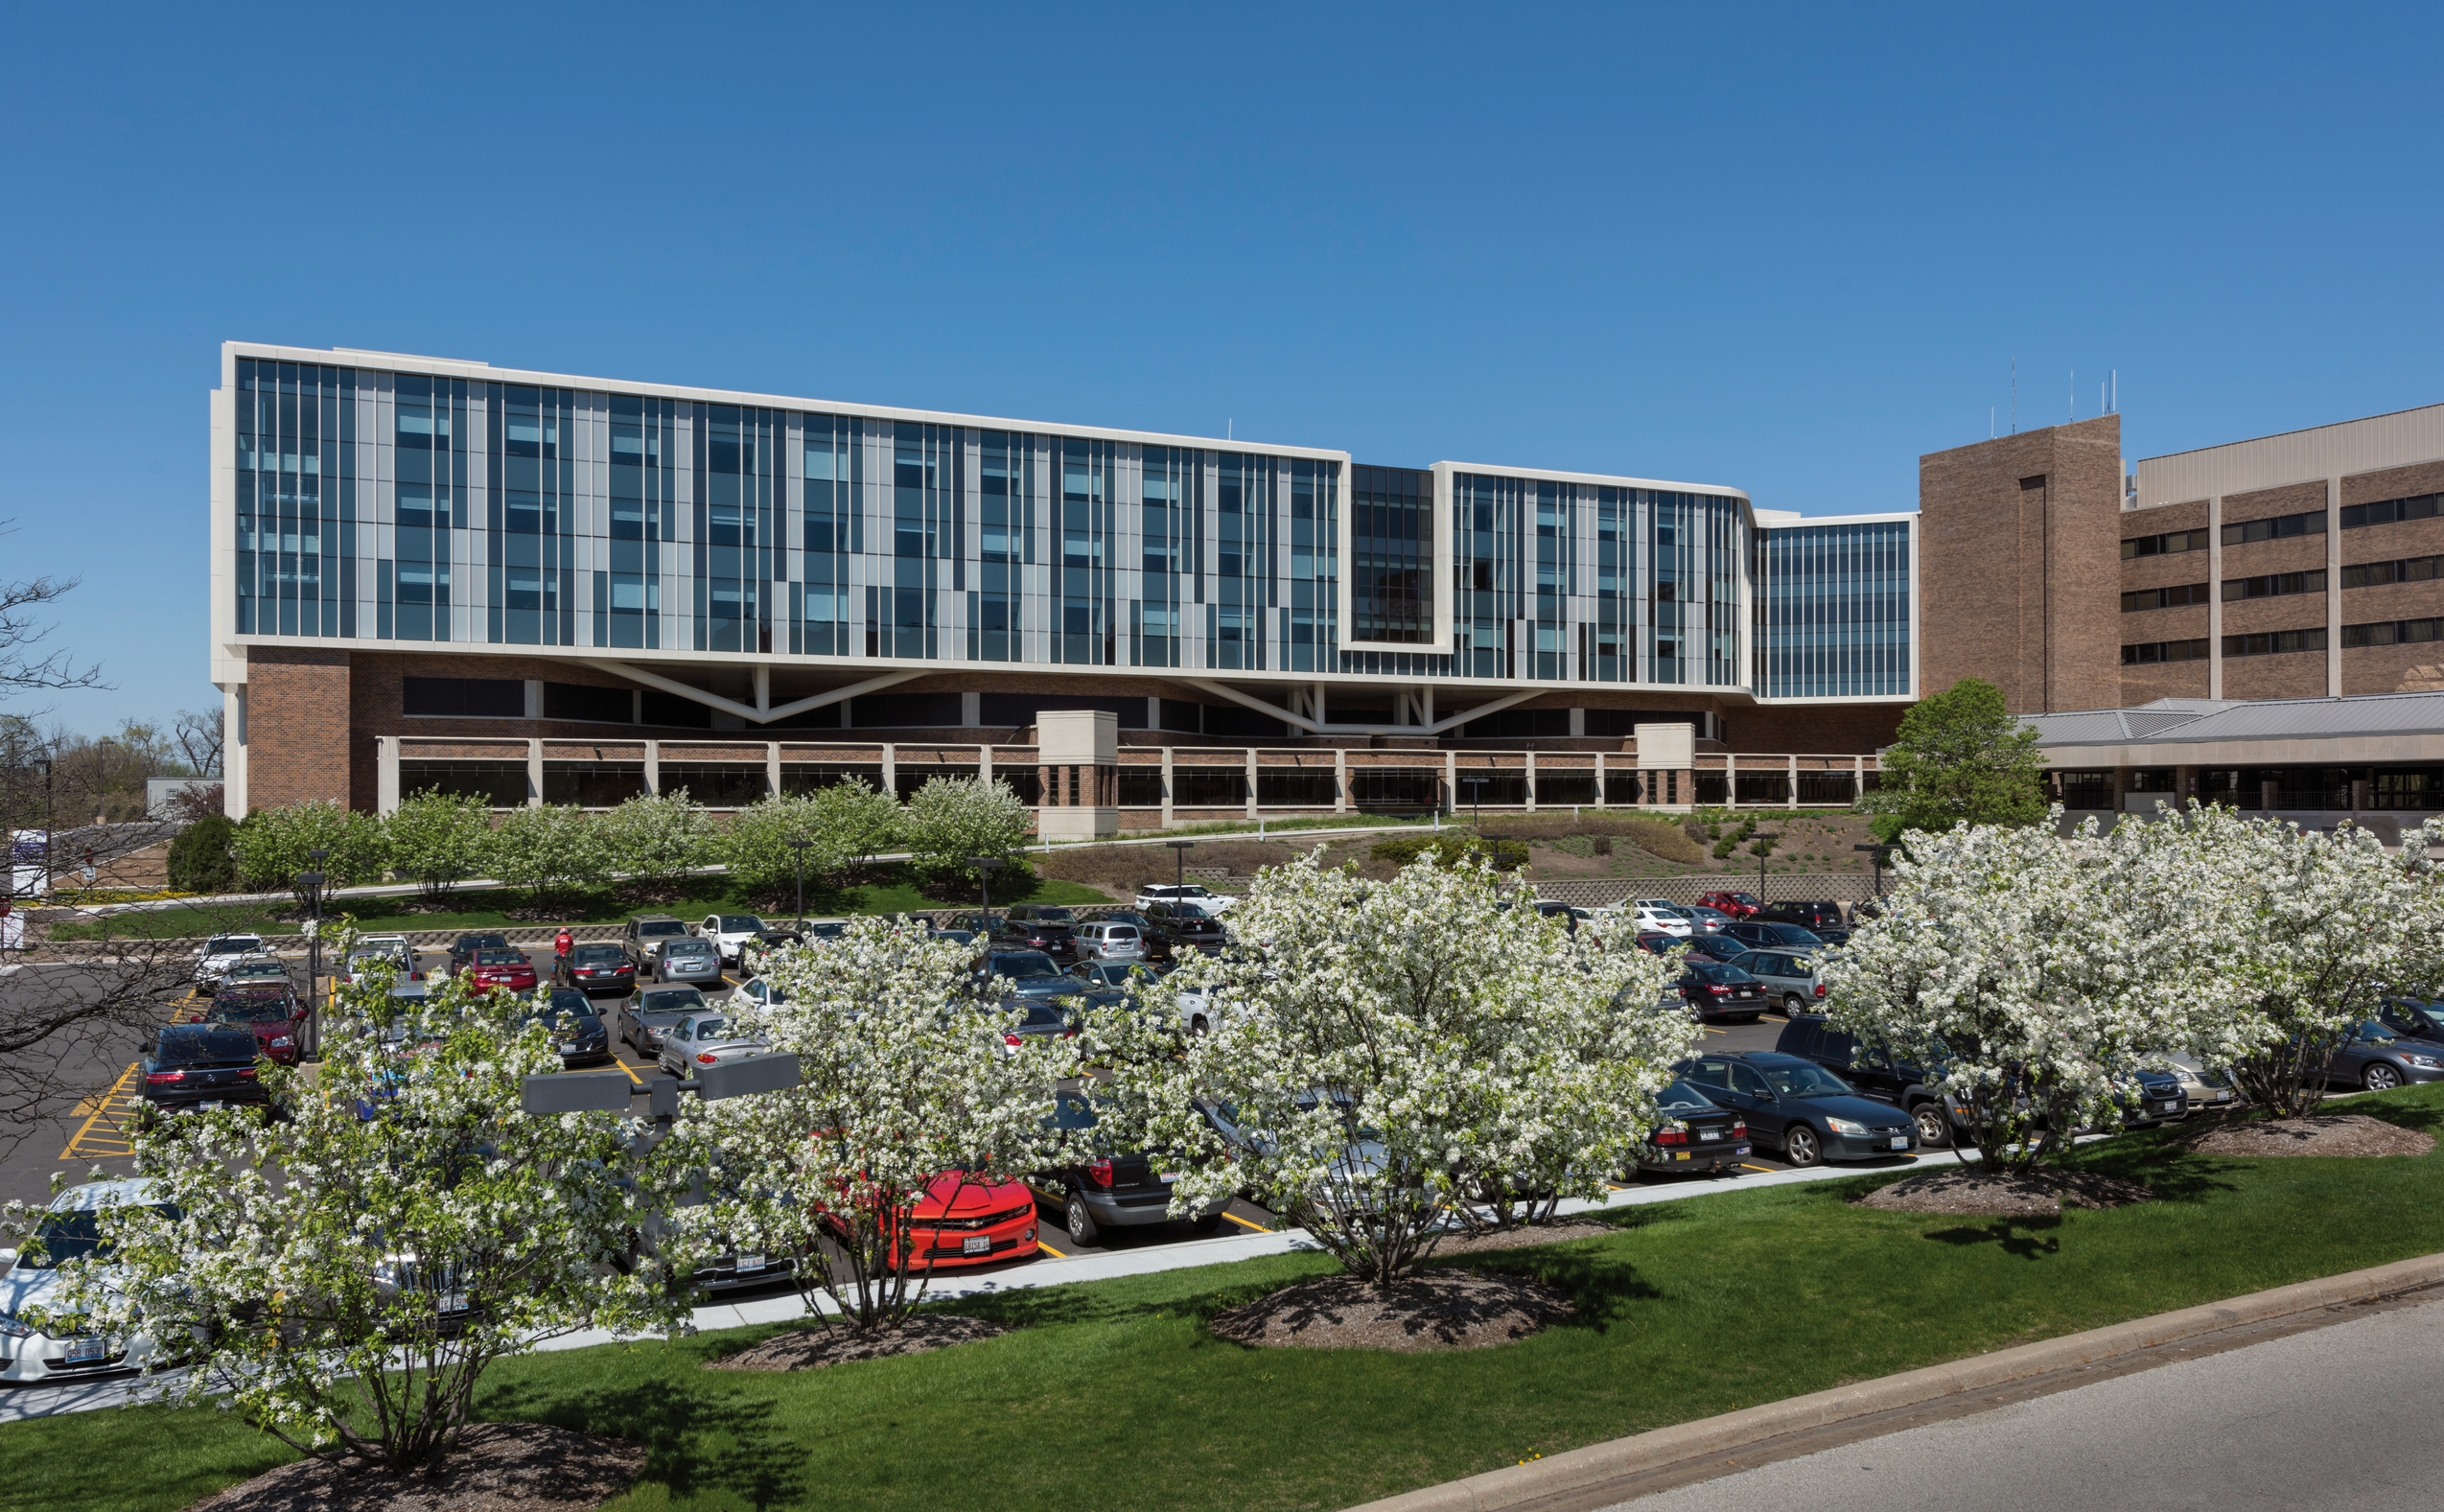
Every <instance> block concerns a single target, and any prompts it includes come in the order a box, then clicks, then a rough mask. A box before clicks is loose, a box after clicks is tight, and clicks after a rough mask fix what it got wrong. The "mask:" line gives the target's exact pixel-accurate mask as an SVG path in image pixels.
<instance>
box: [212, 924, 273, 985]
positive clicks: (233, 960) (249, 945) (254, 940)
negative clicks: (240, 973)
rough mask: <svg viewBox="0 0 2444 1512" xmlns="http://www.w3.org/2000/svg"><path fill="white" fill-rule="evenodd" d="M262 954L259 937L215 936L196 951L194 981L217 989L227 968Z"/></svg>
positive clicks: (227, 970) (261, 944)
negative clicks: (249, 957)
mask: <svg viewBox="0 0 2444 1512" xmlns="http://www.w3.org/2000/svg"><path fill="white" fill-rule="evenodd" d="M261 954H263V937H262V936H261V935H215V936H213V937H212V938H211V939H210V940H207V941H205V942H203V943H202V945H201V946H199V947H198V949H197V951H196V956H197V957H198V959H197V961H196V981H197V982H198V983H200V984H202V985H203V986H204V987H207V988H217V987H219V986H220V985H221V978H222V977H224V976H227V975H228V974H229V968H230V967H231V966H233V965H237V964H238V963H239V962H241V961H244V960H245V959H246V958H247V957H248V956H256V955H261Z"/></svg>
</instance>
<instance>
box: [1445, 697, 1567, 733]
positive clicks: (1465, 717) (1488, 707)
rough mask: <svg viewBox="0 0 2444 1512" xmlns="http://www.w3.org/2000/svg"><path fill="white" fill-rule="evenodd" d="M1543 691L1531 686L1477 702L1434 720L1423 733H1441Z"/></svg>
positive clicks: (1519, 702)
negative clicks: (1500, 696) (1486, 702)
mask: <svg viewBox="0 0 2444 1512" xmlns="http://www.w3.org/2000/svg"><path fill="white" fill-rule="evenodd" d="M1544 691H1545V689H1543V688H1541V687H1531V688H1528V689H1527V690H1525V692H1519V693H1513V694H1511V695H1510V696H1509V697H1507V698H1497V699H1495V700H1494V701H1493V702H1492V703H1490V704H1479V705H1478V706H1477V707H1476V708H1474V709H1463V710H1462V711H1460V712H1459V713H1456V714H1454V715H1452V716H1451V717H1450V718H1448V719H1441V720H1436V721H1435V722H1434V723H1432V724H1431V725H1428V726H1427V727H1426V730H1425V733H1427V734H1430V735H1438V734H1441V733H1443V732H1444V731H1446V730H1451V729H1455V728H1456V727H1458V726H1460V725H1464V724H1466V723H1468V722H1469V721H1470V720H1472V719H1477V718H1479V717H1481V716H1483V715H1486V714H1498V713H1501V711H1502V710H1503V709H1508V708H1509V707H1510V706H1511V705H1513V704H1524V703H1525V702H1527V701H1528V700H1529V699H1531V698H1534V697H1535V696H1536V695H1537V694H1539V693H1541V692H1544ZM1432 711H1433V706H1432V705H1431V704H1429V705H1428V706H1427V712H1429V713H1431V712H1432Z"/></svg>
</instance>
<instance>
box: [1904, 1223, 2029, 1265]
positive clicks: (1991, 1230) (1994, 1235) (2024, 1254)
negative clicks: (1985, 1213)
mask: <svg viewBox="0 0 2444 1512" xmlns="http://www.w3.org/2000/svg"><path fill="white" fill-rule="evenodd" d="M2061 1226H2062V1221H2061V1220H2060V1219H2059V1218H1998V1219H1996V1220H1994V1221H1992V1222H1990V1223H1964V1224H1962V1225H1960V1226H1959V1227H1957V1228H1939V1229H1936V1230H1934V1231H1933V1232H1931V1233H1929V1234H1928V1235H1927V1236H1926V1237H1927V1238H1929V1239H1931V1240H1933V1241H1935V1242H1936V1243H1937V1244H1950V1245H1953V1246H1954V1247H1956V1248H1961V1249H1967V1248H1969V1247H1971V1246H1973V1245H1977V1244H1997V1245H2000V1246H2001V1247H2002V1250H2003V1253H2005V1254H2007V1255H2016V1256H2018V1257H2019V1258H2020V1259H2022V1260H2042V1259H2044V1258H2045V1257H2046V1256H2048V1255H2059V1254H2060V1253H2061V1252H2062V1236H2061V1234H2060V1232H2059V1230H2060V1228H2061Z"/></svg>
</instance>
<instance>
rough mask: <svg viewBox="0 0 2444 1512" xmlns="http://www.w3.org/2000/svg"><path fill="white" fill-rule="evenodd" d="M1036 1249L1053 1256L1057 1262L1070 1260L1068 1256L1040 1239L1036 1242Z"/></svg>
mask: <svg viewBox="0 0 2444 1512" xmlns="http://www.w3.org/2000/svg"><path fill="white" fill-rule="evenodd" d="M1036 1248H1037V1249H1040V1250H1042V1251H1043V1252H1044V1253H1045V1254H1047V1255H1050V1256H1052V1257H1053V1258H1054V1259H1055V1260H1066V1259H1068V1258H1069V1257H1068V1256H1067V1255H1066V1254H1063V1253H1062V1252H1061V1251H1059V1250H1058V1249H1055V1248H1054V1247H1053V1246H1052V1245H1050V1244H1045V1243H1044V1242H1043V1241H1042V1240H1040V1239H1038V1240H1036Z"/></svg>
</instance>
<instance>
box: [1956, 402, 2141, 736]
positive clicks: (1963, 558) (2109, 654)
mask: <svg viewBox="0 0 2444 1512" xmlns="http://www.w3.org/2000/svg"><path fill="white" fill-rule="evenodd" d="M2121 437H2122V427H2121V417H2120V416H2119V415H2117V414H2114V415H2102V416H2099V417H2097V418H2096V419H2093V420H2083V421H2079V422H2077V423H2075V424H2071V425H2060V426H2051V427H2048V428H2046V429H2045V430H2030V431H2023V432H2021V433H2019V434H2017V435H2012V436H1998V437H1995V438H1993V439H1990V440H1987V441H1981V442H1977V443H1974V444H1972V445H1969V446H1965V447H1957V448H1955V449H1953V450H1951V451H1948V452H1935V453H1930V454H1926V455H1924V456H1921V457H1920V458H1919V464H1918V466H1919V475H1918V476H1919V510H1920V543H1919V616H1920V633H1921V638H1922V649H1921V651H1920V663H1919V665H1920V692H1921V693H1936V692H1941V691H1943V690H1944V689H1945V688H1948V687H1950V686H1952V685H1953V684H1954V683H1956V682H1958V681H1960V680H1961V679H1963V678H1967V677H1977V678H1984V679H1985V680H1987V681H1988V682H1990V683H1993V684H1995V685H1996V686H1999V687H2000V688H2001V689H2002V690H2003V699H2004V703H2005V705H2006V707H2008V708H2009V709H2012V710H2013V711H2014V712H2019V713H2035V712H2039V711H2041V710H2044V709H2096V708H2103V707H2109V706H2111V705H2114V704H2117V703H2119V702H2120V694H2121V646H2122V640H2123V636H2122V633H2121V630H2122V627H2121V624H2120V610H2121V604H2120V600H2119V596H2118V591H2107V585H2112V584H2117V583H2119V582H2120V581H2121V570H2120V556H2121V538H2122V536H2123V535H2124V534H2125V533H2126V532H2125V531H2124V529H2123V524H2124V519H2123V515H2122V510H2121V497H2122V490H2121Z"/></svg>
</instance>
